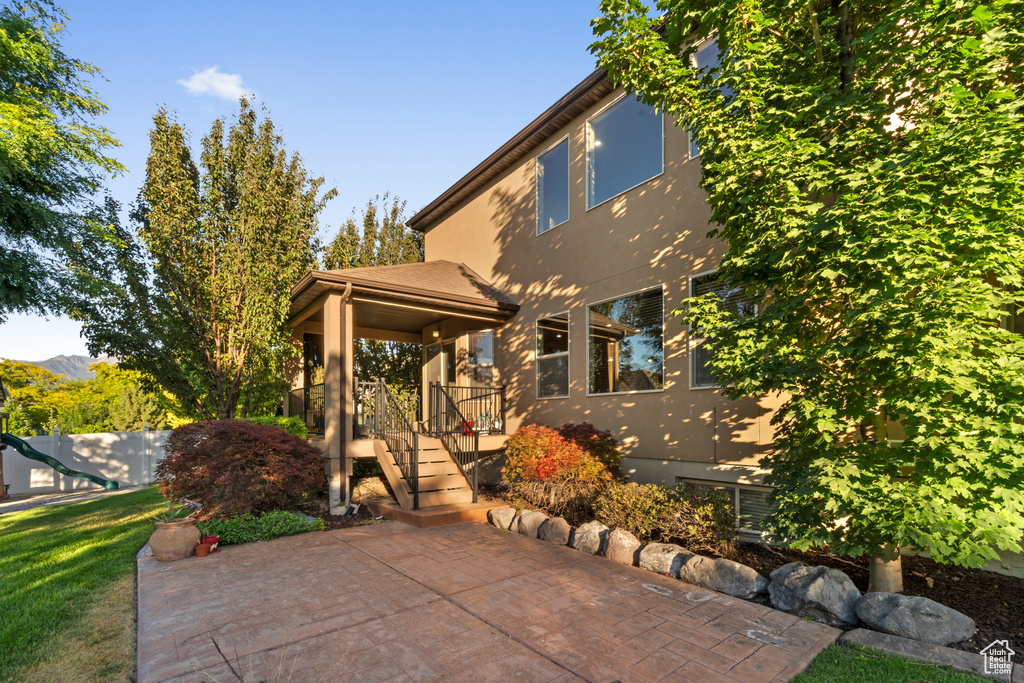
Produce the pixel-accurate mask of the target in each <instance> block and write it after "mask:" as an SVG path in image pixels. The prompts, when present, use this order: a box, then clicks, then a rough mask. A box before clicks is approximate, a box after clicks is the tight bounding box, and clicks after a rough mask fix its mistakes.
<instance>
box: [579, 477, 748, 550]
mask: <svg viewBox="0 0 1024 683" xmlns="http://www.w3.org/2000/svg"><path fill="white" fill-rule="evenodd" d="M594 513H595V514H596V516H597V519H598V520H599V521H600V522H601V523H603V524H606V525H607V526H609V527H611V528H613V529H615V528H617V529H625V530H626V531H628V532H630V533H631V534H633V535H634V536H636V537H637V538H639V539H640V540H641V541H644V542H650V541H658V540H660V541H672V542H676V543H679V545H681V546H683V547H684V548H686V549H687V550H689V551H691V552H695V553H696V552H710V553H713V554H719V555H721V554H726V553H727V552H728V549H729V544H730V543H731V541H732V539H733V538H735V536H736V518H735V515H734V513H733V509H732V501H731V499H730V498H729V495H728V494H726V493H723V492H722V491H716V490H714V489H711V488H705V487H698V486H688V485H681V486H677V487H676V488H674V489H666V488H664V487H662V486H658V485H656V484H642V485H640V484H622V483H613V484H611V485H610V486H608V487H607V488H606V489H604V490H603V491H602V492H601V493H600V495H599V496H598V497H597V500H595V501H594Z"/></svg>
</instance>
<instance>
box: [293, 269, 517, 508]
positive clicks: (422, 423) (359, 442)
mask: <svg viewBox="0 0 1024 683" xmlns="http://www.w3.org/2000/svg"><path fill="white" fill-rule="evenodd" d="M518 309H519V307H518V305H516V303H515V302H514V301H512V300H511V299H509V298H508V297H507V296H505V295H504V294H503V293H502V292H500V291H499V290H498V289H496V288H495V287H493V286H492V285H491V284H490V283H488V282H486V281H485V280H483V278H481V277H480V276H479V275H477V274H476V273H474V272H473V271H472V270H470V269H469V268H467V267H466V266H465V265H463V264H458V263H453V262H450V261H430V262H426V263H410V264H403V265H396V266H378V267H372V268H351V269H346V270H333V271H311V272H310V273H308V274H307V275H306V276H305V277H303V278H302V280H300V281H299V283H298V284H296V285H295V287H293V288H292V292H291V306H290V318H289V326H290V327H291V328H292V331H293V343H294V344H295V345H296V346H297V347H298V348H301V349H302V354H301V357H299V358H298V359H296V360H295V361H294V362H293V363H292V364H291V365H290V366H289V368H288V369H287V375H288V380H289V382H290V384H291V387H292V389H291V391H290V392H289V394H288V396H287V397H286V400H285V402H284V410H285V414H286V415H300V416H301V417H302V418H303V420H304V421H305V423H306V425H307V428H308V429H309V431H310V438H311V440H312V441H313V442H314V443H318V444H319V445H320V447H321V448H322V449H323V450H324V455H325V457H326V459H327V471H328V476H329V482H330V484H329V491H330V506H331V509H332V512H339V511H343V510H344V509H345V507H346V506H347V505H348V497H349V490H350V483H349V481H350V477H351V475H352V462H353V460H354V458H356V457H376V458H377V459H378V460H379V461H380V462H381V465H382V467H383V468H384V470H385V474H387V475H388V478H389V480H391V483H392V487H393V488H394V489H395V493H396V496H397V497H398V498H399V503H400V504H402V506H403V507H414V508H418V507H421V506H427V505H440V504H446V503H452V502H461V501H462V500H463V498H465V496H466V494H467V492H469V493H470V494H471V495H472V498H473V499H474V500H475V488H476V487H475V486H473V484H474V483H475V482H473V481H471V479H472V478H474V477H475V476H476V472H477V469H478V468H477V467H476V460H477V459H478V457H479V453H480V451H481V450H488V449H494V448H496V447H501V446H503V444H504V437H503V434H504V429H505V422H506V420H505V405H506V401H505V398H506V397H505V388H504V386H503V384H502V382H501V378H500V377H499V376H498V373H497V370H496V365H495V363H494V353H495V344H494V332H495V330H497V329H499V328H501V327H502V326H503V325H504V324H505V323H506V322H507V321H508V320H509V319H510V318H511V317H512V316H514V315H515V313H516V311H518ZM357 339H371V340H378V341H388V342H401V343H406V344H415V345H418V346H419V347H420V350H421V352H420V362H421V378H420V379H421V382H420V386H419V387H417V388H416V390H415V391H414V392H405V393H400V392H398V391H396V390H395V389H394V387H388V386H387V384H386V383H384V382H383V381H379V380H378V379H377V378H374V377H359V376H357V369H356V364H355V362H354V359H355V354H354V352H353V346H354V342H355V340H357ZM481 440H483V441H482V442H481ZM389 468H390V470H391V471H389ZM396 479H397V483H399V485H396ZM460 480H461V481H463V482H465V485H464V486H456V485H455V484H456V483H458V482H459V481H460ZM400 489H401V490H400ZM462 489H465V490H462ZM428 494H430V495H428Z"/></svg>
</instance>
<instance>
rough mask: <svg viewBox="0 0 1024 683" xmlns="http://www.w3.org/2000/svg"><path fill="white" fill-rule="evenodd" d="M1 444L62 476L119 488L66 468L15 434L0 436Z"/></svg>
mask: <svg viewBox="0 0 1024 683" xmlns="http://www.w3.org/2000/svg"><path fill="white" fill-rule="evenodd" d="M5 426H6V425H5ZM0 442H2V443H3V445H4V446H10V447H11V448H13V449H14V450H16V451H18V452H19V453H21V454H22V455H24V456H25V457H26V458H29V459H31V460H38V461H39V462H41V463H44V464H46V465H49V466H50V467H52V468H53V469H55V470H57V471H58V472H60V473H61V474H66V475H67V476H69V477H77V478H79V479H85V480H86V481H91V482H92V483H94V484H99V485H100V486H102V487H103V488H105V489H106V490H108V491H113V490H115V489H117V488H118V484H117V482H116V481H113V480H111V479H104V478H103V477H97V476H96V475H95V474H88V473H86V472H79V471H77V470H73V469H71V468H69V467H65V466H64V465H63V464H61V462H60V461H59V460H57V459H56V458H54V457H52V456H49V455H47V454H46V453H42V452H40V451H37V450H36V449H34V448H32V446H30V445H29V444H28V442H27V441H24V440H23V439H19V438H18V437H16V436H14V435H13V434H8V433H7V432H4V433H3V434H0ZM2 483H3V481H2V480H0V484H2ZM0 497H2V495H0Z"/></svg>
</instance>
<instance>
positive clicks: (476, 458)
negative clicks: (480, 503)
mask: <svg viewBox="0 0 1024 683" xmlns="http://www.w3.org/2000/svg"><path fill="white" fill-rule="evenodd" d="M479 481H480V432H478V431H474V432H473V504H474V505H475V504H476V502H477V501H476V499H477V495H478V494H479V492H480V486H479Z"/></svg>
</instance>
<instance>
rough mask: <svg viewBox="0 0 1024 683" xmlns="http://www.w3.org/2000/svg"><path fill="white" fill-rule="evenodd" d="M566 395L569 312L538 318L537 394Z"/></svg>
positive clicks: (561, 396)
mask: <svg viewBox="0 0 1024 683" xmlns="http://www.w3.org/2000/svg"><path fill="white" fill-rule="evenodd" d="M568 395H569V314H568V313H559V314H558V315H553V316H551V317H550V318H540V319H539V320H538V321H537V398H565V397H567V396H568Z"/></svg>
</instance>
